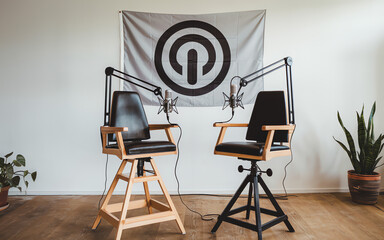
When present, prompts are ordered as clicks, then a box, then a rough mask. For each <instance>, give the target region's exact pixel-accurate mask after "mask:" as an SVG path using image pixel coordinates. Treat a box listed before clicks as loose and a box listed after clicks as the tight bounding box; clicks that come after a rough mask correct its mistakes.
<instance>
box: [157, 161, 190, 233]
mask: <svg viewBox="0 0 384 240" xmlns="http://www.w3.org/2000/svg"><path fill="white" fill-rule="evenodd" d="M150 163H151V166H152V169H153V171H154V172H155V175H157V176H158V177H159V179H158V180H157V181H158V183H159V185H160V188H161V190H162V191H163V194H164V197H165V199H166V200H167V203H168V205H169V207H170V208H171V211H172V212H173V213H174V215H175V218H176V219H175V220H176V223H177V226H178V227H179V230H180V232H181V233H182V234H185V233H186V231H185V228H184V225H183V223H182V221H181V219H180V216H179V214H178V212H177V210H176V207H175V205H174V204H173V201H172V199H171V196H170V195H169V193H168V190H167V188H166V187H165V184H164V182H163V179H162V178H161V176H160V173H159V171H158V169H157V166H156V164H155V161H154V160H153V159H152V158H151V160H150Z"/></svg>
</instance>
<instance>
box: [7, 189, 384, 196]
mask: <svg viewBox="0 0 384 240" xmlns="http://www.w3.org/2000/svg"><path fill="white" fill-rule="evenodd" d="M235 191H236V190H233V189H228V190H219V191H218V190H203V191H196V190H182V191H181V192H180V193H181V194H219V195H232V194H234V192H235ZM348 191H349V190H348V189H347V188H304V189H299V188H297V189H295V188H293V189H287V192H288V194H299V193H334V192H348ZM383 191H384V189H381V191H380V192H383ZM260 192H261V193H263V191H260ZM271 192H272V193H273V194H282V193H284V191H283V190H282V189H271ZM169 193H170V194H171V195H177V191H175V190H171V191H169ZM101 194H102V191H27V193H25V192H24V191H23V192H20V191H18V190H10V191H9V195H10V196H23V195H24V196H25V195H28V196H35V195H36V196H37V195H101ZM123 194H125V192H124V191H115V192H114V195H123ZM132 194H144V192H143V191H133V192H132ZM151 194H154V195H159V194H162V192H161V191H159V190H157V191H151ZM244 194H247V191H244Z"/></svg>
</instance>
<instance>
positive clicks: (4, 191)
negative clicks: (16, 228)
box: [0, 186, 10, 208]
mask: <svg viewBox="0 0 384 240" xmlns="http://www.w3.org/2000/svg"><path fill="white" fill-rule="evenodd" d="M9 188H10V186H7V187H3V188H0V208H1V207H3V206H6V205H7V204H8V190H9Z"/></svg>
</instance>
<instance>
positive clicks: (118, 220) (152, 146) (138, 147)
mask: <svg viewBox="0 0 384 240" xmlns="http://www.w3.org/2000/svg"><path fill="white" fill-rule="evenodd" d="M172 127H175V126H174V125H169V124H152V125H149V124H148V122H147V118H146V116H145V112H144V108H143V106H142V103H141V99H140V97H139V95H138V94H137V93H136V92H123V91H117V92H114V94H113V99H112V107H111V115H110V126H102V127H101V128H100V130H101V134H102V145H103V153H106V154H113V155H116V156H117V157H119V158H120V159H121V160H122V163H121V165H120V167H119V169H118V171H117V173H116V175H115V178H114V180H113V182H112V184H111V187H110V188H109V190H108V193H107V195H106V197H105V200H104V202H103V204H102V206H101V208H100V210H99V213H98V215H97V218H96V220H95V222H94V224H93V226H92V229H93V230H95V229H96V228H97V226H98V225H99V223H100V221H101V219H102V218H104V219H105V220H107V221H108V222H109V223H110V224H112V226H113V227H115V228H116V229H117V233H116V240H118V239H120V238H121V234H122V231H123V230H124V229H128V228H133V227H139V226H143V225H148V224H153V223H159V222H165V221H171V220H175V221H176V223H177V226H178V228H179V229H180V231H181V232H182V233H183V234H185V229H184V226H183V223H182V222H181V219H180V217H179V215H178V213H177V211H176V208H175V205H174V204H173V202H172V199H171V197H170V195H169V193H168V191H167V189H166V187H165V185H164V182H163V180H162V178H161V176H160V173H159V171H158V169H157V167H156V164H155V162H154V160H153V159H152V157H153V156H160V155H169V154H176V153H177V150H176V146H175V141H174V139H173V137H172V133H171V130H170V129H171V128H172ZM149 130H165V133H166V135H167V138H168V141H151V140H149V139H150V133H149ZM128 162H130V163H131V164H132V165H131V170H130V173H129V174H124V173H123V170H124V168H125V166H126V164H127V163H128ZM145 162H149V163H150V165H151V167H152V170H148V169H145V168H144V164H145ZM146 173H150V175H147V174H146ZM119 180H123V181H126V182H128V185H127V188H126V192H125V197H124V201H123V202H121V203H115V204H108V203H109V201H110V199H111V197H112V193H113V191H114V189H115V187H116V185H117V182H118V181H119ZM149 181H157V182H158V183H159V185H160V188H161V190H162V192H163V194H164V197H165V199H166V201H167V204H165V203H162V202H160V201H157V200H155V199H151V196H150V194H149V189H148V182H149ZM134 183H143V186H144V192H145V199H143V200H136V201H130V198H131V193H132V187H133V184H134ZM137 208H147V209H148V213H149V214H146V215H142V216H135V217H129V218H126V216H127V211H128V210H132V209H137ZM154 210H157V212H154ZM116 212H120V213H121V214H120V217H117V216H115V215H114V214H113V213H116Z"/></svg>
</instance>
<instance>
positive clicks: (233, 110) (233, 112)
mask: <svg viewBox="0 0 384 240" xmlns="http://www.w3.org/2000/svg"><path fill="white" fill-rule="evenodd" d="M234 116H235V109H233V108H232V116H231V118H230V119H228V120H227V121H222V122H215V123H228V122H230V121H231V120H232V119H233V117H234Z"/></svg>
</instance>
